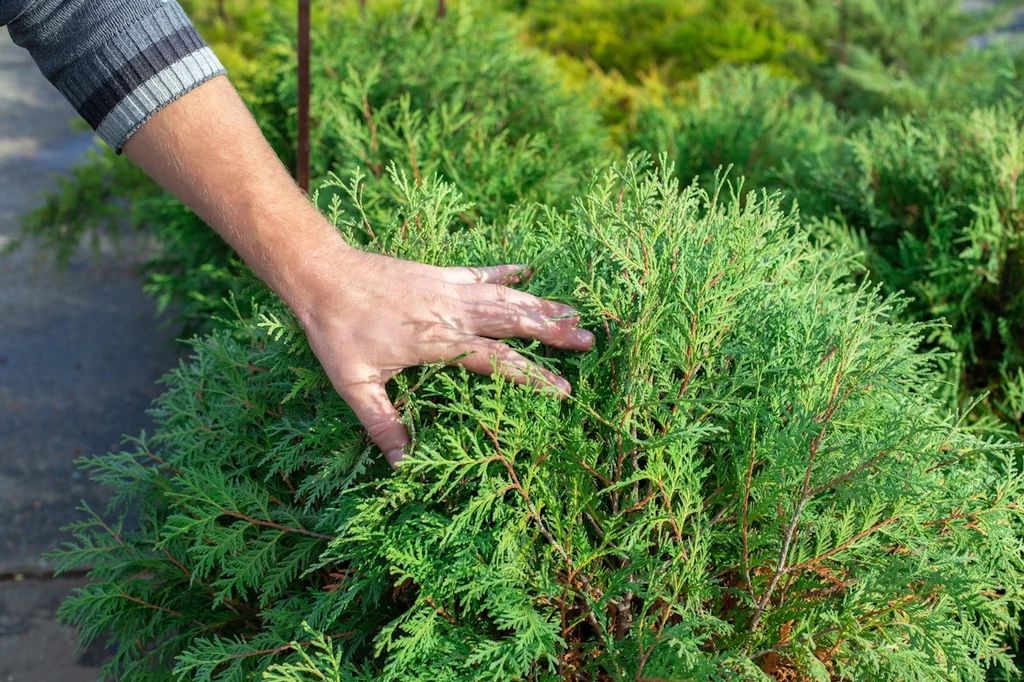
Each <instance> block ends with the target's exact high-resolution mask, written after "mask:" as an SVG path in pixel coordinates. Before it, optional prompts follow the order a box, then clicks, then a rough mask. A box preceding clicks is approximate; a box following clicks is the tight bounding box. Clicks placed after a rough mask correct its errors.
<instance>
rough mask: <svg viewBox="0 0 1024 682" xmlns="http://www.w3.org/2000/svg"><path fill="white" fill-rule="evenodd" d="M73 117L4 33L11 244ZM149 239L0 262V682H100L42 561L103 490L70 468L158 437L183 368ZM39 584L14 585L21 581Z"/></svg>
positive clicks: (96, 656)
mask: <svg viewBox="0 0 1024 682" xmlns="http://www.w3.org/2000/svg"><path fill="white" fill-rule="evenodd" d="M73 118H74V112H73V110H72V109H71V107H70V106H69V105H68V104H67V103H66V102H65V101H64V99H63V98H62V97H61V96H60V94H59V93H57V91H56V90H55V89H54V88H53V87H52V86H51V85H50V84H49V83H48V82H47V81H46V80H45V79H44V78H43V77H42V76H41V75H40V74H39V72H38V71H37V70H36V68H35V65H34V64H33V63H32V61H31V59H30V57H29V56H28V53H27V52H25V51H24V50H22V49H21V48H18V47H17V46H15V45H13V44H12V43H11V41H10V38H9V37H8V35H7V31H6V30H4V29H2V28H0V246H2V245H3V244H4V243H6V242H7V240H9V239H11V238H12V237H14V236H15V235H16V234H17V231H18V224H19V217H20V216H21V215H22V214H24V213H25V212H26V211H29V210H30V209H32V208H33V207H34V206H36V205H37V203H38V201H39V196H38V194H39V192H41V191H43V190H45V189H47V188H48V187H51V186H52V184H53V181H52V175H53V174H54V173H58V172H61V171H65V170H67V169H68V168H69V167H70V166H71V165H72V164H73V163H74V162H75V161H76V160H77V159H78V158H80V156H81V154H82V153H83V152H84V151H85V150H86V149H87V148H88V147H89V145H90V144H91V140H92V136H91V135H90V134H88V133H78V132H73V131H72V128H71V125H70V124H71V121H72V120H73ZM141 248H142V241H141V240H138V239H134V240H128V242H127V243H126V244H124V245H123V249H124V251H125V252H126V253H127V254H128V255H123V254H118V253H115V252H114V250H113V249H105V250H104V253H103V254H102V255H101V257H100V258H99V259H98V260H97V259H94V258H93V257H92V256H90V255H89V254H83V255H82V256H81V257H78V258H76V259H74V261H73V262H72V264H71V267H70V269H69V271H67V272H65V273H58V272H56V271H55V270H54V269H53V268H52V267H51V266H50V265H49V263H48V262H47V259H46V254H40V253H38V252H35V251H33V250H32V249H30V248H29V249H23V250H22V251H19V252H17V253H16V254H15V255H13V256H8V257H3V256H0V518H2V519H4V523H3V524H2V525H0V682H21V681H26V682H27V681H31V682H64V681H70V680H76V681H78V682H89V681H90V680H95V679H96V678H97V674H98V665H99V664H100V663H101V662H102V661H103V660H104V652H103V649H102V647H100V648H99V649H92V650H88V651H76V639H75V636H74V633H73V632H70V631H66V630H65V629H64V628H63V627H62V626H60V625H59V624H57V622H56V620H55V618H54V611H55V609H56V606H57V605H58V604H59V603H60V601H61V599H62V598H63V596H64V595H65V594H66V593H67V591H68V590H69V589H70V588H71V587H73V586H74V585H75V584H77V583H78V582H80V580H78V579H56V580H54V579H52V578H47V576H48V575H49V574H50V573H51V569H50V567H49V566H48V565H47V564H46V563H45V562H44V561H42V559H41V555H42V554H43V553H44V552H46V551H48V550H50V549H53V548H55V547H56V546H57V545H59V544H60V543H61V542H62V541H64V540H65V539H67V538H66V536H65V535H64V534H63V533H62V532H61V531H60V528H61V527H62V526H64V525H66V524H67V523H69V522H71V521H73V520H75V519H77V518H79V513H78V512H77V511H76V507H77V506H78V505H79V503H80V501H81V500H83V499H84V500H86V501H88V502H89V504H90V505H92V506H93V507H94V508H97V509H98V510H102V509H103V507H104V505H105V502H106V493H105V491H104V490H103V489H102V488H101V487H99V486H97V485H95V484H93V483H91V482H90V481H89V480H88V479H87V478H86V477H85V476H84V475H83V474H82V473H81V472H79V471H77V470H76V468H75V466H74V464H73V460H74V459H75V458H76V457H79V456H82V455H90V454H96V453H102V452H106V451H108V450H110V449H113V448H116V447H117V446H118V444H119V443H120V441H121V436H122V434H125V433H127V434H132V435H137V434H138V433H139V432H140V431H141V430H143V429H148V430H152V426H151V423H150V420H149V419H148V417H147V416H146V414H145V410H146V409H147V408H148V406H149V404H150V402H151V400H152V399H153V398H154V397H155V396H156V395H157V392H158V387H156V386H155V384H154V382H155V381H156V379H158V378H159V377H160V376H161V375H162V374H163V373H164V372H165V371H167V370H168V369H169V368H170V367H172V366H173V364H174V363H175V362H176V361H177V351H176V348H175V346H174V344H173V342H172V338H171V336H172V332H171V331H169V330H158V329H157V327H158V321H157V320H156V318H155V306H154V304H153V302H152V301H151V300H149V299H148V298H147V297H146V296H144V295H143V294H142V292H141V282H140V281H139V278H138V277H137V275H136V271H137V265H138V263H139V262H140V260H141V258H142V254H141V253H140V251H141ZM26 574H27V575H28V576H36V577H35V578H30V579H27V580H16V579H15V577H16V576H23V575H26Z"/></svg>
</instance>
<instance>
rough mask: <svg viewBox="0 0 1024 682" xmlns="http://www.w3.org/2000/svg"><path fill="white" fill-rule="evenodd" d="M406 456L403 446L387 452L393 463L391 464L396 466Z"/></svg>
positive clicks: (389, 459)
mask: <svg viewBox="0 0 1024 682" xmlns="http://www.w3.org/2000/svg"><path fill="white" fill-rule="evenodd" d="M404 457H405V451H404V450H402V448H398V449H396V450H392V451H391V452H389V453H388V454H387V458H388V462H390V463H391V466H396V465H397V464H398V463H399V462H400V461H402V458H404Z"/></svg>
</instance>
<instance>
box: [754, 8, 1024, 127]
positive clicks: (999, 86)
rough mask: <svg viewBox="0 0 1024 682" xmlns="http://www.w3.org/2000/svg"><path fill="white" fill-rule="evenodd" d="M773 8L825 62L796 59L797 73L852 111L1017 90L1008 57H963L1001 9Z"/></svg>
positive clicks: (962, 101)
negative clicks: (821, 55) (817, 50)
mask: <svg viewBox="0 0 1024 682" xmlns="http://www.w3.org/2000/svg"><path fill="white" fill-rule="evenodd" d="M772 1H773V3H774V4H775V5H776V6H777V7H778V9H779V13H780V14H781V15H782V16H785V17H786V22H787V26H788V27H789V28H790V29H791V30H794V31H797V32H799V33H800V34H802V35H806V36H808V38H809V39H810V41H811V42H812V43H813V44H814V45H816V46H817V47H818V49H819V51H820V53H821V54H823V55H824V58H822V59H817V60H814V59H812V60H808V59H807V58H806V57H805V56H804V55H802V54H800V53H797V52H794V54H793V59H792V62H791V64H792V68H793V69H794V71H795V72H796V73H798V74H800V75H801V76H802V77H805V78H807V79H809V80H810V81H811V83H812V84H813V86H814V87H815V88H816V89H817V90H818V91H820V92H821V93H823V94H824V95H825V96H826V97H828V98H830V99H831V100H833V101H834V102H836V103H837V104H838V105H840V106H841V107H842V108H844V109H847V110H851V111H854V112H867V113H879V112H881V111H882V110H883V109H889V110H890V111H915V110H923V109H927V108H930V107H934V106H940V107H944V106H958V104H959V106H965V105H966V106H970V103H971V102H972V100H971V99H970V98H971V96H972V95H976V94H979V92H981V93H984V92H989V93H991V94H992V95H995V94H996V93H1003V92H1005V91H1006V90H1007V89H1010V88H1012V87H1013V86H1014V85H1019V83H1020V81H1019V77H1018V76H1017V73H1016V70H1015V69H1013V68H1012V66H1010V65H1007V63H1006V58H1005V55H1003V56H1002V58H1001V59H1000V58H999V57H996V58H993V55H992V54H989V53H983V52H980V51H974V50H972V51H969V52H967V53H964V52H962V48H963V47H964V45H965V44H966V43H967V40H968V39H969V38H971V37H972V36H975V35H978V34H980V33H984V32H986V31H989V30H991V29H992V28H993V27H995V26H997V25H998V24H999V23H1000V22H1001V20H1002V19H1003V17H1004V16H1005V15H1004V13H1003V12H1002V11H999V8H998V7H997V9H994V10H991V11H983V12H981V11H979V12H970V13H965V12H964V10H963V6H962V2H961V0H772ZM1012 4H1013V3H1010V2H1003V3H1002V4H1001V8H1006V7H1009V6H1010V5H1012ZM1000 61H1001V62H1002V63H1001V64H1000V63H998V62H1000ZM1008 66H1010V68H1009V70H1007V67H1008ZM993 67H996V68H993ZM979 77H980V80H978V79H979ZM947 98H948V99H947ZM990 101H991V100H990ZM973 103H975V104H976V103H977V102H976V101H974V102H973Z"/></svg>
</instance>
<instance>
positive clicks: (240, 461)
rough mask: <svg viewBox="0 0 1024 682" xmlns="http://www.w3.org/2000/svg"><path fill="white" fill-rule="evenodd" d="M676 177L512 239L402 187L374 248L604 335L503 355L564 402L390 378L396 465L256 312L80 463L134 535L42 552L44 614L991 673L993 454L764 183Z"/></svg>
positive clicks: (143, 630) (1003, 483)
mask: <svg viewBox="0 0 1024 682" xmlns="http://www.w3.org/2000/svg"><path fill="white" fill-rule="evenodd" d="M670 175H671V174H670V173H669V172H668V169H666V173H665V176H650V175H645V174H643V173H642V172H640V171H639V170H638V169H637V168H635V167H633V166H630V167H627V168H626V169H625V171H623V172H614V171H613V172H608V173H606V174H604V175H603V176H600V177H598V178H597V179H596V180H595V181H594V183H593V185H592V187H591V188H590V190H589V193H588V195H587V197H586V198H585V199H581V200H579V201H577V202H574V203H573V206H572V208H571V209H570V210H569V211H568V212H558V211H554V210H550V209H543V208H538V209H531V210H524V211H517V212H515V213H513V214H512V215H511V216H510V218H509V235H508V239H507V240H504V241H497V240H494V239H492V238H491V234H490V232H489V231H488V230H486V229H481V228H468V229H463V230H459V231H455V232H453V230H452V226H453V224H458V222H459V221H460V217H459V213H460V212H462V211H464V210H465V208H464V204H463V200H462V197H460V196H459V195H458V194H457V193H456V192H455V190H454V189H453V188H452V187H451V186H450V185H444V184H439V183H437V182H434V181H428V182H425V183H424V185H423V186H422V187H420V186H418V185H416V183H414V182H412V181H402V178H401V175H400V174H397V173H396V174H395V175H394V176H393V178H392V181H393V184H392V187H393V188H394V189H395V191H396V192H397V193H398V194H397V196H396V203H397V205H399V206H401V207H402V208H401V209H400V210H399V211H398V214H397V215H396V216H395V219H394V220H393V221H392V222H391V223H390V224H380V225H373V229H374V231H375V233H376V234H377V236H378V239H377V240H376V241H375V243H374V248H378V249H380V250H382V251H383V252H386V253H391V254H395V255H400V256H404V257H409V258H415V259H418V260H422V261H426V262H431V263H435V264H438V265H449V264H455V263H465V262H504V261H508V262H522V263H530V264H532V265H533V267H534V270H535V272H536V274H535V276H534V277H533V278H532V279H531V282H530V283H529V285H528V288H529V290H530V291H531V292H532V293H534V294H537V295H542V296H546V297H549V298H552V299H555V300H560V301H565V302H568V303H571V304H572V305H574V306H575V307H577V308H578V309H579V310H580V311H581V312H582V316H583V324H584V325H585V326H587V327H590V328H592V329H594V330H596V331H598V332H599V333H598V338H599V342H598V344H597V346H596V348H595V349H594V350H593V351H592V352H591V353H589V354H585V355H573V354H566V353H553V354H542V353H541V349H539V348H537V347H535V346H532V345H527V344H525V343H518V346H519V347H520V348H522V349H523V352H525V353H527V354H529V355H531V356H533V357H535V358H536V359H537V361H538V362H541V363H545V364H548V365H549V366H557V368H558V369H559V370H560V371H561V372H563V373H564V374H565V375H566V377H567V378H569V379H570V380H571V381H572V383H573V386H574V394H573V396H572V397H571V398H569V399H568V400H566V401H558V400H555V399H553V398H550V397H547V398H546V397H543V396H537V395H534V394H532V393H530V392H529V391H527V390H523V389H521V388H517V387H514V386H512V385H510V384H507V383H505V382H504V381H503V380H501V379H500V378H497V377H493V378H484V377H477V376H471V375H468V374H467V373H466V372H464V371H461V370H453V369H445V368H443V367H429V368H423V369H420V370H416V371H412V372H409V373H406V374H404V375H401V376H400V377H398V378H397V379H396V384H395V386H394V397H395V399H397V400H398V401H399V405H400V407H401V410H402V412H403V415H404V419H405V421H406V422H407V423H408V424H409V426H410V431H411V433H412V434H413V436H414V451H413V453H412V454H411V455H410V456H409V458H408V459H407V460H406V461H405V462H404V464H403V466H402V467H401V469H400V470H399V472H398V473H392V472H391V471H390V470H389V469H388V467H387V464H386V463H385V462H384V458H383V457H382V456H381V455H380V453H379V452H377V451H376V450H375V449H374V448H373V447H372V446H370V445H369V444H368V440H367V437H366V435H365V433H364V431H363V430H362V429H361V428H360V427H359V425H358V422H357V421H356V420H355V418H354V417H353V415H352V414H351V412H350V411H349V409H348V408H347V406H346V405H345V404H344V402H343V401H342V400H341V398H339V397H338V396H337V395H336V394H335V392H334V391H333V390H332V389H331V388H330V386H329V382H328V381H327V380H326V379H325V377H324V376H323V375H322V373H321V371H320V369H319V367H318V365H317V363H316V361H315V359H314V358H313V356H312V354H311V353H310V350H309V348H308V346H307V344H306V343H305V341H304V339H303V337H302V335H301V333H300V330H299V327H298V325H297V324H296V323H295V322H294V320H293V319H292V318H291V317H290V316H289V315H288V314H287V312H286V311H285V310H284V309H283V308H282V306H281V305H280V304H278V303H270V304H269V306H268V307H266V308H265V309H264V310H263V311H262V312H260V313H259V314H258V315H257V317H256V321H255V323H246V322H242V321H240V322H238V323H237V324H236V325H235V327H234V329H232V330H221V331H219V332H217V333H215V334H214V335H212V336H208V337H206V338H204V339H201V340H196V341H195V342H194V343H193V348H194V355H193V358H192V360H191V361H190V362H189V363H188V364H183V365H182V366H181V367H179V368H178V369H177V370H176V371H174V372H173V373H172V374H171V375H169V377H168V378H167V380H166V383H167V387H168V390H167V392H166V393H165V394H164V395H163V396H162V397H161V398H159V399H158V401H157V404H156V409H155V411H154V416H155V417H156V419H157V422H158V429H157V431H156V433H155V434H154V435H153V437H151V438H149V439H140V440H139V441H138V443H137V445H136V447H135V448H134V449H132V450H128V451H126V452H122V453H117V454H111V455H107V456H102V457H98V458H95V459H92V460H89V461H88V462H87V467H88V468H89V469H91V470H92V471H93V472H94V473H95V474H96V475H97V476H98V477H99V479H100V480H101V481H104V482H106V483H107V484H109V485H111V486H112V487H113V489H114V491H115V502H114V505H113V507H114V509H113V510H112V511H114V512H115V514H114V515H115V516H116V515H117V513H123V510H124V509H126V508H127V507H128V506H133V507H134V508H135V509H137V510H138V512H139V513H138V518H139V524H138V527H137V528H132V529H129V528H127V527H125V526H123V525H121V524H105V523H104V522H102V521H100V520H99V518H95V517H94V518H93V520H91V521H88V522H84V523H82V524H80V525H78V526H76V528H75V529H74V530H75V536H76V539H75V540H74V541H73V542H72V543H70V544H69V545H68V546H66V547H65V548H64V549H63V550H62V551H60V552H58V553H57V554H56V555H55V556H54V557H52V559H53V560H54V561H56V562H57V564H58V565H59V566H60V567H61V568H62V569H65V570H67V569H70V568H74V567H76V566H82V565H84V564H90V565H92V566H93V567H94V568H93V569H92V571H91V575H92V578H93V581H92V582H91V584H89V585H87V586H85V587H83V588H81V589H80V590H78V591H77V593H76V594H75V595H74V596H72V597H71V598H70V599H69V600H68V601H67V602H66V603H65V604H64V605H63V606H62V609H61V615H62V617H63V618H64V619H65V620H66V621H67V622H69V623H71V624H74V625H75V626H76V627H77V628H78V629H79V631H80V632H82V633H83V634H84V636H85V637H86V639H92V638H95V637H100V636H107V637H109V638H111V641H112V642H115V643H116V644H117V654H116V658H115V661H114V662H113V663H112V664H111V665H109V666H108V667H107V668H106V674H107V677H108V679H131V680H133V681H136V682H141V681H144V680H169V679H172V678H174V677H176V678H177V679H193V680H197V681H199V682H204V681H208V680H218V681H229V680H230V681H241V680H252V679H258V678H259V677H260V675H263V676H264V677H263V679H265V680H272V681H275V682H300V681H303V682H304V681H306V680H331V681H335V682H342V681H344V682H355V681H359V682H364V681H366V682H368V681H369V680H376V681H380V682H385V681H388V680H396V681H397V680H424V681H426V680H430V681H431V682H437V681H442V682H443V681H449V682H455V681H457V680H470V679H488V680H495V681H499V682H500V681H508V682H511V681H513V680H535V681H537V682H540V681H550V682H554V680H579V681H581V682H582V681H583V680H623V681H624V680H637V679H672V680H684V679H686V680H690V679H692V680H727V679H764V680H768V679H796V678H798V677H799V678H802V679H814V680H865V679H872V680H891V681H893V682H895V681H896V680H900V681H902V680H921V681H925V680H928V681H930V680H935V681H938V680H979V681H980V680H983V679H984V677H985V674H986V670H988V669H990V668H992V667H994V666H1003V667H1005V668H1007V669H1010V668H1012V666H1011V663H1010V661H1009V660H1008V659H1007V656H1006V654H1005V653H1004V651H1003V649H1002V641H1003V637H1004V636H1005V635H1006V634H1007V632H1009V631H1012V630H1013V629H1014V627H1015V620H1014V618H1013V616H1012V613H1013V612H1014V610H1015V609H1016V608H1018V607H1019V606H1020V605H1021V604H1020V595H1019V589H1018V585H1020V584H1021V582H1022V579H1024V566H1022V564H1021V559H1020V555H1019V542H1018V540H1017V537H1016V535H1015V530H1014V529H1015V528H1016V524H1017V523H1019V520H1020V519H1019V518H1018V517H1019V510H1020V503H1021V495H1022V492H1024V487H1022V484H1024V481H1022V480H1021V477H1020V475H1019V473H1018V472H1017V470H1016V468H1015V467H1014V464H1013V458H1012V457H1011V456H1010V455H1011V454H1012V452H1011V451H1010V449H1009V446H1006V445H1004V444H1001V443H999V442H997V441H994V440H981V439H979V438H977V437H975V436H972V435H970V434H969V433H966V432H965V431H964V430H962V429H961V428H960V427H959V425H958V424H959V422H960V420H961V419H962V417H963V415H955V416H952V417H950V416H945V415H944V414H943V412H942V410H941V405H940V404H939V403H938V402H937V401H936V400H935V399H934V398H933V393H934V385H935V383H936V382H937V381H938V380H939V379H940V378H941V377H940V376H939V375H937V374H936V372H935V371H934V368H933V356H932V355H931V354H923V353H921V352H920V351H919V350H918V347H919V344H920V342H921V336H922V334H924V333H926V332H927V331H928V328H927V327H923V326H921V325H908V324H904V323H899V322H896V321H894V316H896V315H897V314H899V313H900V311H901V310H902V308H903V306H904V305H905V302H904V301H903V300H902V299H901V298H899V297H889V298H887V299H880V298H879V297H878V296H877V295H876V293H875V292H874V291H873V290H872V289H870V288H867V287H863V286H861V287H856V286H851V285H849V284H846V283H844V282H845V281H846V280H847V277H848V273H849V270H848V267H849V265H850V264H849V263H848V262H847V261H846V260H845V259H843V258H842V257H840V256H837V255H836V254H834V253H829V252H826V251H823V250H819V249H816V248H814V247H813V246H811V245H810V244H809V242H808V240H807V238H806V237H805V236H803V232H802V231H801V230H798V229H796V228H797V225H796V224H795V223H794V218H793V216H792V215H790V214H786V213H783V212H782V211H781V210H780V208H779V206H778V202H777V201H776V200H775V199H772V198H763V197H762V198H761V199H755V198H753V197H751V198H749V199H748V200H747V201H745V202H739V201H738V200H737V199H736V198H728V197H723V196H719V194H718V193H717V192H715V193H712V194H708V193H706V192H705V191H704V190H701V189H700V188H699V187H697V186H691V187H687V188H684V189H682V190H681V191H680V187H679V186H678V184H677V183H676V181H674V180H672V179H671V177H670ZM350 190H351V192H352V194H354V195H356V196H358V189H357V188H353V187H351V186H350ZM336 207H337V211H336V212H334V213H333V218H334V219H335V220H336V222H337V223H338V224H339V226H340V228H341V229H342V230H343V232H344V233H345V234H347V235H349V236H351V235H352V234H353V233H354V232H355V231H357V230H361V229H362V222H363V218H362V215H361V214H360V213H359V210H358V206H357V207H356V209H355V212H354V213H353V212H350V211H347V210H346V209H344V208H343V207H341V206H340V205H338V204H336ZM410 221H415V222H418V224H419V225H420V226H421V228H420V229H419V230H416V231H409V230H403V229H402V224H403V223H407V222H410ZM514 343H515V342H514ZM173 666H176V668H175V672H174V673H172V672H170V671H171V669H172V667H173Z"/></svg>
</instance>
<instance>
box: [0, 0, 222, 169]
mask: <svg viewBox="0 0 1024 682" xmlns="http://www.w3.org/2000/svg"><path fill="white" fill-rule="evenodd" d="M4 23H6V24H7V25H8V30H9V31H10V33H11V38H12V39H13V40H14V42H15V43H17V44H18V45H20V46H22V47H24V48H26V49H27V50H28V51H29V53H30V54H31V55H32V58H33V59H34V60H35V62H36V64H38V65H39V68H40V69H41V70H42V72H43V74H44V75H45V76H46V77H47V78H48V79H49V80H50V82H51V83H53V84H54V85H55V86H56V87H57V89H58V90H60V92H61V93H62V94H63V95H64V96H65V97H66V98H67V99H68V101H70V102H71V104H72V105H73V106H74V107H75V109H77V110H78V113H79V114H81V116H82V118H84V119H85V120H86V122H87V123H88V124H89V125H90V126H92V128H93V129H94V130H95V131H96V132H97V134H98V135H99V136H100V137H101V138H102V139H103V141H104V142H106V143H107V144H108V145H109V146H110V147H111V149H113V150H114V151H116V152H117V153H121V148H122V147H123V146H124V144H125V142H126V141H127V140H128V138H129V137H130V136H131V134H132V133H134V132H135V131H136V130H138V129H139V127H140V126H141V125H142V124H143V123H145V122H146V121H147V120H149V118H150V117H151V116H152V115H153V114H155V113H156V112H157V111H159V110H160V109H162V108H163V107H165V106H167V105H168V104H169V103H170V102H173V101H174V100H175V99H177V98H179V97H181V96H182V95H184V94H185V93H187V92H189V91H190V90H192V89H193V88H195V87H197V86H198V85H200V84H202V83H205V82H206V81H208V80H210V79H211V78H213V77H214V76H218V75H221V74H223V73H224V67H223V66H222V65H221V63H220V61H219V60H218V59H217V57H216V56H215V55H214V54H213V51H212V50H211V49H210V48H209V47H208V46H207V45H206V43H205V42H203V39H202V38H200V37H199V34H198V33H197V32H196V29H195V27H194V26H193V25H192V22H191V21H190V20H189V18H188V16H187V15H186V14H185V12H184V10H182V8H181V6H180V5H179V4H178V3H177V2H176V1H175V0H0V24H4Z"/></svg>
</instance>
